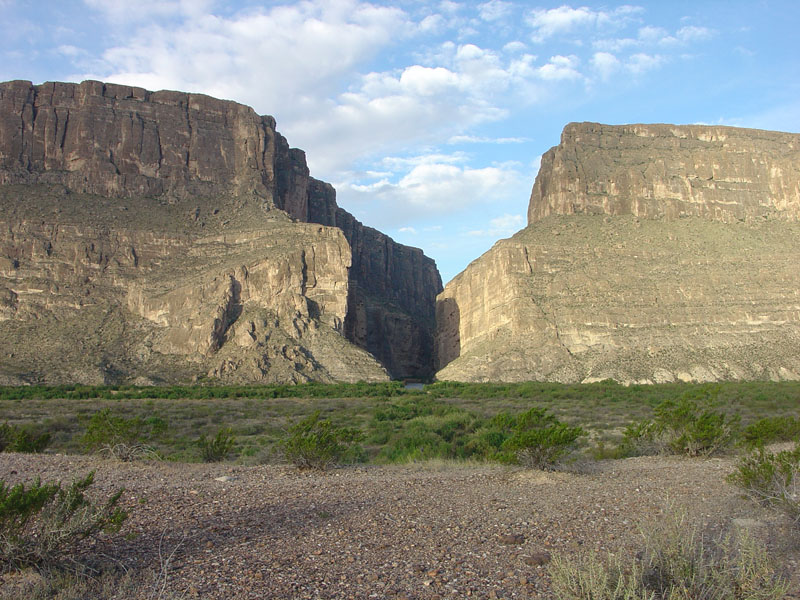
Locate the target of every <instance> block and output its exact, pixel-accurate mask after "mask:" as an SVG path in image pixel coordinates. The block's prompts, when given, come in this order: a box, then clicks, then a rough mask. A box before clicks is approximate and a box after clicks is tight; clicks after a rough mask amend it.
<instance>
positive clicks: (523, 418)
mask: <svg viewBox="0 0 800 600" xmlns="http://www.w3.org/2000/svg"><path fill="white" fill-rule="evenodd" d="M491 423H492V424H494V425H495V427H496V430H497V432H498V433H499V434H500V435H502V434H503V433H505V432H508V433H510V435H509V436H508V437H507V438H506V439H505V440H504V441H503V443H502V445H501V446H500V452H498V453H497V454H496V457H497V458H499V459H501V460H503V461H505V462H516V463H519V464H522V465H525V466H529V467H534V468H537V469H546V468H551V467H553V466H554V465H555V464H556V463H557V462H558V461H559V460H560V459H562V458H563V457H564V456H565V455H567V454H569V453H570V452H572V451H573V450H574V449H575V446H576V441H577V440H578V438H579V437H581V436H582V435H584V431H583V429H581V428H580V427H570V426H568V425H566V424H565V423H561V422H560V421H559V420H558V419H556V418H555V416H553V415H552V414H550V413H548V412H547V410H545V409H544V408H539V407H534V408H531V409H530V410H528V411H527V412H524V413H520V414H518V415H516V416H510V415H507V414H505V413H501V414H499V415H497V416H495V417H494V418H493V419H492V421H491ZM500 435H498V437H497V439H498V440H499V438H500Z"/></svg>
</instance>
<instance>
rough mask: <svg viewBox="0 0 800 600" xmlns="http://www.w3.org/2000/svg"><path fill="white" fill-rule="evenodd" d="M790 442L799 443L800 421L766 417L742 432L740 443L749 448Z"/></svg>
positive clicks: (792, 418)
mask: <svg viewBox="0 0 800 600" xmlns="http://www.w3.org/2000/svg"><path fill="white" fill-rule="evenodd" d="M791 441H800V419H798V418H795V417H766V418H764V419H761V420H759V421H756V422H755V423H751V424H750V425H748V426H747V427H745V428H744V429H743V430H742V443H744V444H745V445H747V446H751V447H757V446H765V445H767V444H772V443H773V442H791Z"/></svg>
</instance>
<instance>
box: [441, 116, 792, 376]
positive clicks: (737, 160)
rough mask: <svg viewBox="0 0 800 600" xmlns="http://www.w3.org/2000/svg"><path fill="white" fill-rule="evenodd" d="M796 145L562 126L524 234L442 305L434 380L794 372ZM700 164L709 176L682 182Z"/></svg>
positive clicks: (660, 130)
mask: <svg viewBox="0 0 800 600" xmlns="http://www.w3.org/2000/svg"><path fill="white" fill-rule="evenodd" d="M748 137H749V138H752V141H751V144H750V147H749V148H750V152H749V153H748V146H747V140H748ZM734 142H735V143H734ZM725 143H727V144H729V145H730V146H732V147H733V148H732V149H730V150H729V149H728V148H729V146H726V147H724V148H723V144H725ZM798 143H800V136H797V135H792V134H781V133H772V132H763V131H749V130H741V129H732V128H719V127H709V128H703V127H699V126H691V127H674V126H667V125H656V126H650V125H635V126H634V125H631V126H619V127H611V126H605V125H595V124H572V125H569V126H567V128H566V129H565V131H564V134H563V136H562V144H561V145H560V146H558V147H557V148H554V149H552V150H550V151H549V152H548V153H547V154H546V155H545V157H544V158H543V161H542V168H541V171H540V173H539V175H538V176H537V179H536V183H535V185H534V189H533V193H532V196H531V208H530V211H529V218H530V220H531V223H530V224H529V226H528V227H527V228H526V229H524V230H522V231H521V232H519V233H518V234H517V235H515V236H514V237H512V238H510V239H508V240H503V241H501V242H498V243H497V244H496V245H495V246H494V248H492V249H491V250H490V251H489V252H487V253H486V254H484V255H483V256H482V257H480V258H479V259H478V260H476V261H474V262H473V263H472V264H471V265H470V266H469V267H468V268H467V269H466V270H465V271H464V272H462V273H461V274H459V275H458V276H457V277H455V278H454V279H453V280H452V281H451V282H450V283H448V285H447V286H446V288H445V290H444V292H443V293H442V294H441V295H440V296H439V298H438V300H437V322H438V325H437V337H436V350H437V361H438V368H439V369H440V370H439V372H438V375H437V376H438V377H439V378H440V379H454V380H465V381H486V380H506V381H520V380H531V379H539V380H553V381H563V382H579V381H595V380H601V379H608V378H611V379H616V380H618V381H622V382H625V383H633V382H670V381H715V380H727V379H798V378H800V292H798V290H800V271H798V269H797V266H796V265H797V264H800V263H799V262H798V261H800V225H798V224H797V222H796V221H797V216H798V207H800V203H798V195H797V190H798V185H800V163H799V162H798V161H797V158H796V151H795V149H796V148H797V146H798ZM703 144H705V147H706V152H705V153H701V152H700V151H699V150H698V147H699V146H702V145H703ZM687 147H689V148H690V149H691V152H688V153H687V151H686V148H687ZM692 153H694V158H692V159H691V160H690V159H689V158H688V156H689V155H691V154H692ZM793 157H794V158H793ZM793 161H794V162H793ZM701 163H702V164H706V165H709V167H710V168H711V167H713V173H712V172H710V171H709V173H708V175H709V177H708V178H703V179H702V182H703V183H702V184H691V185H689V186H688V188H686V187H681V186H683V184H681V183H679V182H681V181H683V182H684V183H685V182H686V181H687V180H688V179H692V178H693V177H694V176H695V174H696V173H697V172H698V169H699V165H701ZM748 164H749V165H752V166H753V170H751V171H748V172H747V173H745V170H746V169H745V168H744V166H743V165H748ZM652 165H655V167H652ZM665 165H667V166H668V168H667V167H665ZM680 165H683V167H680ZM687 165H691V166H687ZM681 168H682V169H683V171H681ZM653 169H655V171H654V170H653ZM665 173H668V176H666V177H667V178H666V179H664V177H665V175H664V174H665ZM712 175H713V177H712ZM690 176H691V177H690ZM687 178H688V179H687ZM744 179H748V181H747V182H745V181H744ZM734 180H736V181H734ZM634 181H635V183H634ZM665 181H666V182H669V181H671V182H672V183H673V184H674V187H673V188H671V189H673V190H674V193H666V192H665V191H664V189H665V188H664V187H663V186H664V185H666V184H665ZM725 181H727V182H728V183H729V184H730V185H729V187H728V190H727V192H726V191H725V190H724V189H723V185H722V184H721V183H720V182H725ZM731 182H734V183H735V185H734V183H731ZM732 188H735V189H732ZM685 189H689V190H690V191H691V192H692V193H691V194H690V193H688V192H687V193H686V194H684V195H680V194H679V192H680V191H681V190H685ZM748 190H749V191H748ZM598 213H599V214H598Z"/></svg>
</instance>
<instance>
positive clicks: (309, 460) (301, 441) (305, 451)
mask: <svg viewBox="0 0 800 600" xmlns="http://www.w3.org/2000/svg"><path fill="white" fill-rule="evenodd" d="M361 438H362V434H361V432H360V431H359V430H358V429H355V428H352V427H334V426H333V424H332V423H331V421H330V420H329V419H324V420H322V419H320V414H319V411H316V412H314V413H313V414H311V415H309V416H308V417H306V418H304V419H302V420H301V421H299V422H297V423H295V424H294V425H292V426H291V427H289V429H288V437H287V438H286V439H285V440H283V441H282V442H281V449H282V450H283V454H284V457H285V458H286V460H288V461H289V462H291V463H292V464H294V465H295V466H297V467H298V468H300V469H317V470H322V471H324V470H326V469H328V468H329V467H331V466H333V465H335V464H337V463H339V462H341V461H342V460H343V459H344V458H345V457H346V456H347V455H348V453H353V452H357V449H355V448H354V447H355V446H356V445H357V443H358V442H359V441H360V440H361Z"/></svg>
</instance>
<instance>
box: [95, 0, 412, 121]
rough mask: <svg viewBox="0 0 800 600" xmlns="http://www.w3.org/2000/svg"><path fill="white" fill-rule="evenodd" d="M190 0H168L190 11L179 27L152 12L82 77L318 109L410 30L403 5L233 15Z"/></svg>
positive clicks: (353, 1) (148, 0) (264, 108)
mask: <svg viewBox="0 0 800 600" xmlns="http://www.w3.org/2000/svg"><path fill="white" fill-rule="evenodd" d="M90 1H92V2H95V3H97V4H98V6H102V7H104V10H106V12H107V13H109V11H110V13H109V18H110V19H111V18H114V14H116V13H115V12H114V11H116V10H118V7H119V5H120V4H123V3H122V2H117V3H110V4H107V3H105V2H100V0H90ZM143 3H144V8H143V10H141V11H138V10H137V11H135V12H137V14H139V15H150V16H151V17H152V16H153V15H154V14H155V13H157V10H160V9H155V8H153V6H156V5H160V2H155V1H154V0H143ZM187 6H188V7H191V6H194V4H193V1H192V0H186V1H183V2H177V1H176V2H172V3H167V4H166V5H165V8H164V9H163V10H165V11H166V10H170V11H173V12H175V11H184V12H181V13H180V14H181V15H182V16H183V20H182V21H181V23H180V25H179V26H176V27H168V26H166V25H161V24H159V23H160V21H159V20H158V19H154V20H152V21H151V22H149V23H147V25H146V26H142V27H140V28H139V29H137V30H136V31H135V32H134V33H133V35H131V36H129V37H128V39H127V40H126V42H125V43H124V44H121V45H119V46H117V47H113V48H110V49H108V50H107V51H106V52H105V53H104V54H103V57H102V61H101V62H100V63H99V64H98V65H96V72H95V73H87V74H86V76H87V77H95V78H102V79H104V80H107V81H116V82H124V83H128V84H133V85H141V86H142V87H146V88H149V89H161V88H169V89H176V88H177V89H182V90H189V91H202V92H205V93H209V94H212V95H215V96H221V97H224V98H236V99H237V100H239V101H241V102H245V103H247V104H250V105H252V106H255V107H256V108H257V110H259V112H269V113H274V112H277V111H276V108H280V109H283V112H284V115H287V116H289V118H291V117H292V116H293V114H294V113H303V112H305V111H307V110H309V108H310V107H312V106H313V107H315V108H319V106H318V104H319V102H320V101H321V99H324V97H325V96H326V95H328V94H330V93H332V92H335V91H336V90H338V89H340V88H341V86H342V84H343V82H344V81H346V79H347V78H349V77H351V76H352V71H353V69H354V68H356V67H357V66H358V65H359V64H362V63H364V62H366V61H367V60H368V59H369V58H370V57H372V56H374V55H375V54H376V53H377V52H378V51H379V50H380V49H382V48H384V47H386V46H387V45H388V44H390V43H391V41H392V40H397V39H398V38H402V37H403V36H404V35H406V34H408V33H409V32H410V30H411V25H410V22H409V20H408V18H407V16H406V15H405V13H404V12H403V11H400V10H398V9H395V8H385V7H380V6H373V5H371V4H367V3H364V2H359V1H357V0H330V1H322V0H315V1H309V2H302V3H297V4H293V5H286V6H278V7H274V8H272V9H271V10H269V11H257V12H251V13H246V14H237V15H234V16H232V17H228V18H225V17H219V16H215V15H213V14H210V13H206V12H202V13H199V12H198V11H199V9H195V8H186V7H187ZM198 6H202V3H198ZM154 11H155V13H154ZM276 57H280V59H278V60H276ZM284 118H285V117H284Z"/></svg>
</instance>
